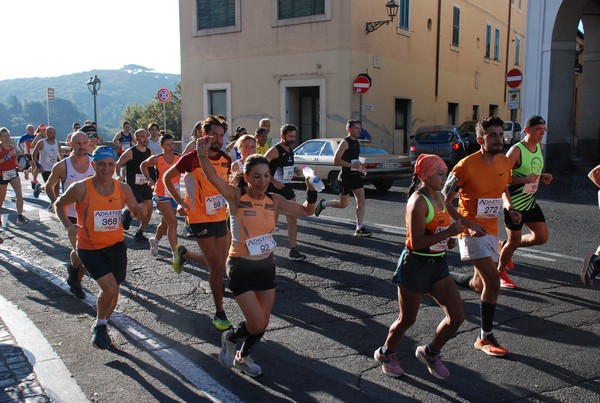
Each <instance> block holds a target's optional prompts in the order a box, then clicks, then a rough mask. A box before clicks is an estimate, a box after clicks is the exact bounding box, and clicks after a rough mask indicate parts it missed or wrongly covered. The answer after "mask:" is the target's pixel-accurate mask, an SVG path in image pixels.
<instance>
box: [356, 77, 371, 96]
mask: <svg viewBox="0 0 600 403" xmlns="http://www.w3.org/2000/svg"><path fill="white" fill-rule="evenodd" d="M369 88H371V80H370V79H369V77H367V76H363V75H359V76H357V77H356V78H355V79H354V83H352V89H353V90H354V92H356V93H357V94H366V93H367V91H369Z"/></svg>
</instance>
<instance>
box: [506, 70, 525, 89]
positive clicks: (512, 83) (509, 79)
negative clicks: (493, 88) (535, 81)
mask: <svg viewBox="0 0 600 403" xmlns="http://www.w3.org/2000/svg"><path fill="white" fill-rule="evenodd" d="M522 82H523V73H521V70H519V69H511V70H510V71H509V72H508V73H507V74H506V85H508V86H509V87H510V88H517V87H518V86H520V85H521V83H522Z"/></svg>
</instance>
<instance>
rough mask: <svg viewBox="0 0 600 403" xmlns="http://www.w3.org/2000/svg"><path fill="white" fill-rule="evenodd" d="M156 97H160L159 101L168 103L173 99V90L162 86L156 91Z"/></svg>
mask: <svg viewBox="0 0 600 403" xmlns="http://www.w3.org/2000/svg"><path fill="white" fill-rule="evenodd" d="M156 98H158V101H159V102H162V103H166V102H169V101H170V100H171V91H169V90H168V89H166V88H161V89H160V90H158V92H157V93H156Z"/></svg>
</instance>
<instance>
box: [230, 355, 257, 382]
mask: <svg viewBox="0 0 600 403" xmlns="http://www.w3.org/2000/svg"><path fill="white" fill-rule="evenodd" d="M233 366H234V367H235V368H237V369H239V370H240V371H242V372H243V373H244V374H246V375H248V376H250V377H252V378H255V377H257V376H259V375H260V374H262V369H261V368H260V365H258V364H256V363H255V362H254V360H253V359H252V357H250V356H249V355H247V356H245V357H242V355H241V354H240V352H239V351H238V352H237V353H236V354H235V358H234V360H233Z"/></svg>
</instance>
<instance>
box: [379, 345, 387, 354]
mask: <svg viewBox="0 0 600 403" xmlns="http://www.w3.org/2000/svg"><path fill="white" fill-rule="evenodd" d="M379 352H380V353H381V354H383V355H386V354H387V348H385V346H381V347H379Z"/></svg>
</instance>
